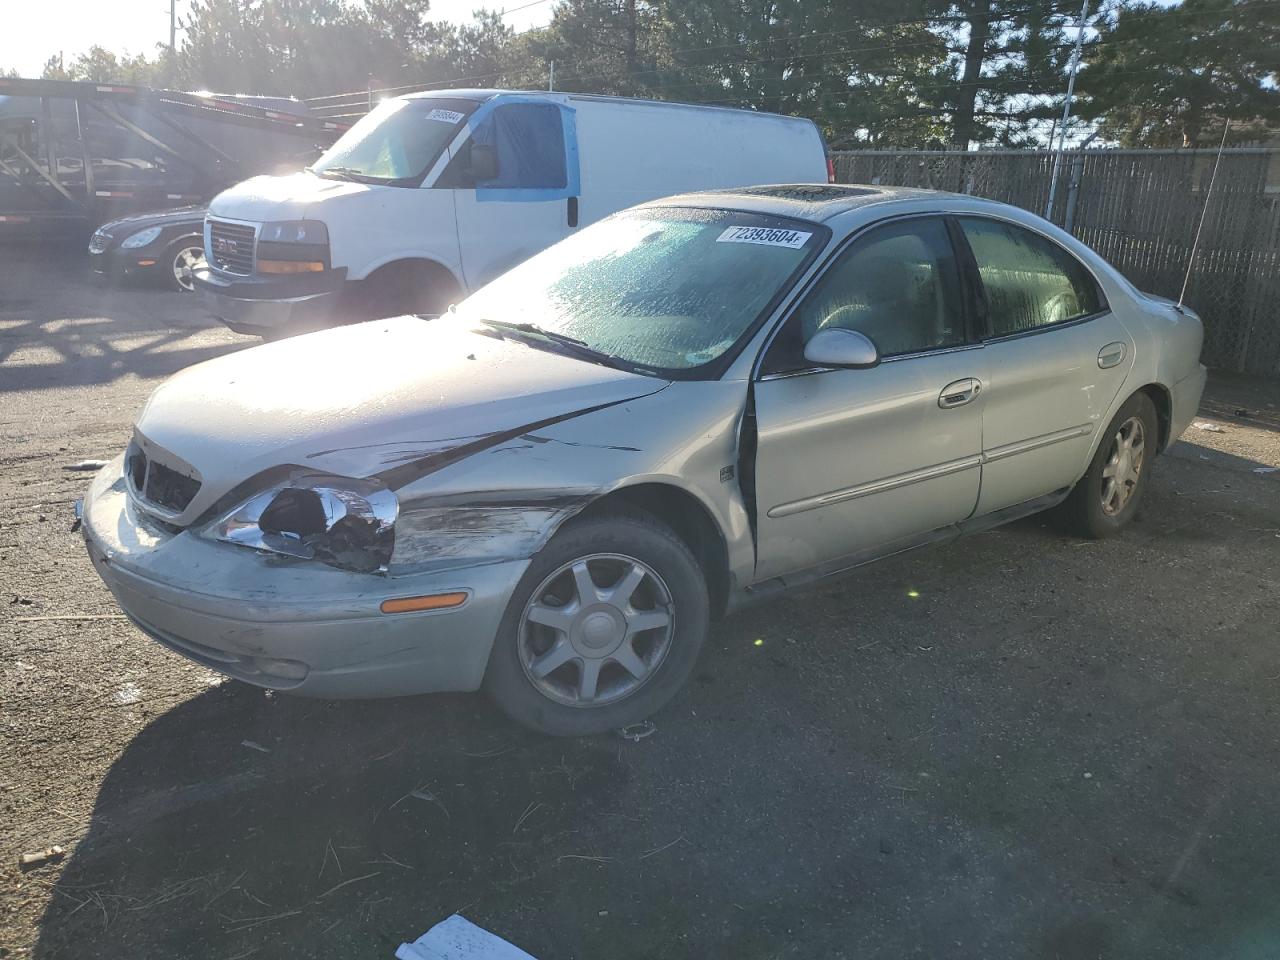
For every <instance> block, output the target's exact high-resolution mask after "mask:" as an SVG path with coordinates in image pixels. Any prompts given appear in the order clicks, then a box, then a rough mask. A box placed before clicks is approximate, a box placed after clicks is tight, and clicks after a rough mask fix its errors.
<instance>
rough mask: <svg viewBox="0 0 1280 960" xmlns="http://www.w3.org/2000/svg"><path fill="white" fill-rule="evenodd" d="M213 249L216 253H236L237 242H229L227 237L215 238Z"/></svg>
mask: <svg viewBox="0 0 1280 960" xmlns="http://www.w3.org/2000/svg"><path fill="white" fill-rule="evenodd" d="M213 249H214V252H216V253H235V252H236V249H237V247H236V241H234V240H228V239H227V238H226V237H214V238H213Z"/></svg>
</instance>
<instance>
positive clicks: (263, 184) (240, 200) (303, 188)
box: [209, 172, 387, 223]
mask: <svg viewBox="0 0 1280 960" xmlns="http://www.w3.org/2000/svg"><path fill="white" fill-rule="evenodd" d="M375 189H377V190H386V189H387V188H386V187H380V186H379V187H375V186H372V185H370V184H367V183H352V182H351V181H349V180H334V179H330V178H328V177H318V176H316V175H315V174H312V173H306V172H302V173H291V174H288V175H287V176H280V177H272V176H261V177H250V178H249V179H248V180H244V181H241V182H240V183H237V184H236V185H235V186H234V187H231V188H229V189H227V190H223V191H222V192H221V193H220V194H218V195H217V196H216V197H214V198H213V202H212V203H211V204H209V213H210V215H211V216H215V217H230V218H231V219H233V220H250V221H254V222H259V223H266V222H268V221H272V220H305V219H307V218H308V217H309V216H310V215H311V214H312V213H314V211H315V208H316V206H317V205H318V204H320V203H322V202H324V201H328V200H332V199H334V198H337V197H346V196H351V195H355V194H367V193H370V192H371V191H373V190H375Z"/></svg>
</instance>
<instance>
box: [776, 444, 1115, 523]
mask: <svg viewBox="0 0 1280 960" xmlns="http://www.w3.org/2000/svg"><path fill="white" fill-rule="evenodd" d="M1091 433H1093V424H1092V423H1082V424H1079V425H1077V426H1074V427H1068V428H1066V429H1065V430H1055V431H1054V432H1053V433H1045V434H1041V435H1040V436H1038V437H1029V438H1028V439H1026V440H1019V441H1017V442H1016V443H1007V444H1005V445H1004V446H1002V447H994V448H992V449H991V450H987V451H984V452H983V453H981V454H977V455H975V456H972V457H961V458H960V459H959V460H948V461H947V462H946V463H939V464H935V465H934V466H932V467H925V468H924V469H922V470H912V471H910V472H908V473H899V474H896V475H894V476H892V477H884V478H882V479H880V480H872V481H870V482H868V483H860V484H858V485H857V486H854V487H843V488H841V489H839V490H831V491H828V492H827V493H819V494H815V495H814V496H811V497H804V498H803V499H800V500H792V501H790V502H788V503H780V504H778V505H777V506H775V507H770V508H769V511H768V515H769V516H770V517H773V518H774V519H778V518H781V517H790V516H793V515H795V514H797V513H804V512H805V511H807V510H816V509H817V508H819V507H829V506H831V505H832V504H835V503H844V502H846V501H848V500H857V499H858V498H859V497H869V496H871V495H872V494H875V493H886V492H888V491H890V490H897V489H899V488H901V487H908V486H911V485H912V484H913V483H921V482H923V481H925V480H936V479H938V478H939V477H946V476H949V475H951V474H953V473H959V472H961V471H962V470H971V469H973V468H974V467H980V466H982V464H984V463H991V462H993V461H995V460H1004V459H1007V458H1008V457H1013V456H1017V455H1018V454H1020V453H1030V452H1031V451H1032V450H1039V449H1041V448H1042V447H1048V446H1052V445H1053V444H1055V443H1061V442H1063V441H1064V440H1074V439H1075V438H1077V437H1086V436H1089V435H1090V434H1091Z"/></svg>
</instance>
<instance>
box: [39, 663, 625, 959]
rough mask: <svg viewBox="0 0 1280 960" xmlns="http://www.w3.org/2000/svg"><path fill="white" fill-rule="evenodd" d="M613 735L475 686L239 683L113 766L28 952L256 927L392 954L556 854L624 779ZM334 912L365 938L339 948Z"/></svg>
mask: <svg viewBox="0 0 1280 960" xmlns="http://www.w3.org/2000/svg"><path fill="white" fill-rule="evenodd" d="M616 743H617V741H616V739H615V740H613V741H612V742H611V743H610V742H608V741H603V742H602V741H595V742H593V741H563V740H551V739H547V738H542V737H535V736H533V735H531V734H528V733H526V732H524V731H523V730H521V729H519V728H516V727H514V726H513V725H511V724H510V723H509V722H507V721H505V720H504V719H503V718H501V717H499V715H498V714H497V713H496V711H494V710H492V709H491V708H490V707H489V706H488V705H487V702H486V701H485V700H484V699H483V698H480V697H476V696H462V695H459V696H433V697H416V698H405V699H400V700H384V701H363V702H361V701H347V702H329V701H314V700H302V699H293V698H288V697H277V696H274V695H269V694H266V693H265V692H264V691H261V690H258V689H256V688H253V687H249V686H247V685H243V684H238V683H233V682H227V683H225V684H223V685H221V686H219V687H216V688H214V689H211V690H209V691H208V692H205V693H202V694H199V695H197V696H195V697H194V698H192V699H190V700H187V701H185V702H183V703H181V704H180V705H178V706H176V707H174V708H173V709H170V710H168V711H166V712H165V713H163V714H162V715H160V716H159V717H157V718H156V719H154V720H153V721H151V722H150V723H149V724H148V725H147V726H146V727H145V728H143V729H142V730H141V731H140V732H139V733H138V735H137V736H135V737H134V738H133V739H132V740H131V741H130V743H129V745H128V747H127V748H126V749H125V751H124V753H123V754H122V755H121V756H120V757H119V759H118V760H117V761H116V762H115V763H114V764H113V766H112V767H111V769H110V772H109V774H108V775H107V777H106V778H105V780H104V781H103V783H102V785H101V789H100V791H99V793H98V796H97V800H96V803H95V806H94V810H93V814H92V821H91V825H90V827H89V830H88V832H87V834H86V835H85V836H84V837H83V838H82V839H81V840H80V841H79V842H78V843H77V844H76V846H75V848H74V850H73V851H72V854H71V856H70V858H69V860H68V862H67V863H66V864H65V867H64V869H63V871H62V873H61V876H60V877H59V879H58V880H57V882H56V884H55V885H54V887H53V897H52V899H51V901H50V903H49V906H48V909H47V911H46V913H45V914H44V916H43V918H42V920H41V922H40V932H39V940H38V942H37V944H36V946H35V949H34V952H33V956H35V957H41V958H48V957H54V956H63V955H64V951H70V952H74V953H75V955H76V956H79V957H124V956H137V957H144V956H145V957H151V956H156V957H158V956H172V957H186V958H192V957H206V956H207V957H220V958H227V957H235V956H244V955H246V953H248V954H249V955H252V954H253V953H254V951H255V950H257V949H258V948H259V947H260V945H261V944H262V943H264V941H265V942H270V943H271V944H272V947H271V948H270V950H269V951H267V952H264V953H263V954H261V955H263V956H268V955H269V956H273V957H280V956H308V957H309V956H325V955H342V956H356V955H361V956H379V957H382V956H390V955H391V953H392V952H393V951H394V950H395V948H396V946H397V945H398V944H399V943H400V942H401V941H402V940H403V939H413V938H414V937H415V936H417V935H418V934H419V933H421V932H422V931H423V930H425V929H426V927H427V926H430V925H431V924H432V923H434V922H436V921H438V920H439V919H441V918H443V917H445V916H448V915H449V914H451V913H453V912H454V911H456V910H458V909H460V908H462V907H464V906H465V905H467V904H468V903H474V902H475V901H476V900H478V899H480V898H482V897H485V896H488V895H491V894H494V893H500V892H501V891H502V890H503V889H505V887H506V886H507V885H509V884H510V883H513V882H518V881H521V880H524V879H527V878H528V877H530V876H533V875H535V874H537V873H539V872H545V871H547V870H549V869H554V868H555V866H556V864H557V861H556V856H557V855H558V854H559V853H564V852H569V851H571V850H573V849H574V848H573V845H572V843H571V839H572V834H573V833H574V831H576V830H577V829H578V828H580V827H581V825H582V817H583V816H590V817H604V816H607V815H608V814H609V811H610V810H611V801H610V794H611V792H612V790H613V789H614V788H615V787H616V786H618V785H619V784H620V783H622V782H625V779H626V778H625V776H620V770H619V765H618V760H617V757H616V756H615V753H614V750H612V749H610V747H612V746H614V745H616ZM535 795H536V796H537V797H538V800H537V802H536V803H534V802H533V801H532V800H531V797H533V796H535ZM526 824H527V825H528V826H529V827H530V829H529V830H527V831H526V830H525V829H524V827H525V826H526ZM533 827H536V828H537V829H536V832H535V831H534V830H533V829H532V828H533ZM535 837H536V839H533V838H535ZM553 848H558V849H557V853H555V854H552V853H551V852H550V851H551V850H552V849H553ZM584 853H585V854H589V853H590V851H585V852H584ZM335 926H338V927H342V928H343V929H342V935H343V936H351V935H352V932H353V931H358V932H359V937H358V943H360V944H361V945H362V948H361V949H360V950H357V951H355V952H348V951H339V952H338V954H335V952H334V945H335V941H334V939H333V936H334V933H335V930H334V928H335ZM339 942H340V941H339Z"/></svg>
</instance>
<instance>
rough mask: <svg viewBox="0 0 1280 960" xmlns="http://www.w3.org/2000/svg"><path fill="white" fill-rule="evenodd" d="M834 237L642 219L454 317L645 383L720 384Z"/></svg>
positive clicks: (567, 251) (789, 224) (469, 303)
mask: <svg viewBox="0 0 1280 960" xmlns="http://www.w3.org/2000/svg"><path fill="white" fill-rule="evenodd" d="M828 235H829V231H828V230H827V229H826V228H825V227H823V226H820V225H819V224H815V223H808V222H806V221H801V220H789V219H784V218H781V217H772V216H762V215H760V214H752V213H744V212H741V211H733V210H701V209H687V208H673V207H661V208H652V209H646V210H633V211H629V212H626V213H622V214H618V215H616V216H614V217H610V218H609V219H607V220H604V221H601V222H600V223H597V224H595V225H594V226H591V227H588V228H587V229H585V230H583V231H582V232H581V233H577V234H575V235H573V236H571V237H570V238H569V239H567V240H563V241H561V242H560V243H558V244H556V245H555V246H553V247H550V248H549V249H547V250H545V251H543V252H542V253H540V254H538V255H537V256H535V257H533V258H532V259H530V260H526V261H525V262H524V263H523V264H521V265H520V266H518V267H516V268H515V269H513V270H511V271H509V272H508V273H506V274H504V275H502V276H501V277H499V278H498V279H497V280H494V281H493V282H492V283H490V284H489V285H488V286H485V287H482V288H481V289H480V290H478V291H476V292H475V293H474V294H472V295H471V296H470V297H468V298H467V299H466V300H464V301H463V302H462V303H461V304H459V305H458V307H457V309H456V313H457V314H458V315H459V316H460V317H461V318H462V319H463V320H464V321H471V322H480V323H488V324H490V325H492V326H494V327H496V328H498V329H499V330H504V329H505V330H512V329H516V330H517V331H518V330H519V328H523V329H524V331H526V332H527V333H529V334H530V335H531V339H530V342H533V336H536V335H541V336H542V337H543V338H544V339H546V340H548V341H550V342H561V343H563V342H565V341H567V340H571V341H573V343H574V345H575V346H577V347H579V348H581V349H583V350H589V351H591V352H593V353H595V354H597V355H599V356H600V357H602V358H608V359H609V360H613V361H618V362H620V363H621V365H625V366H629V367H631V368H638V369H640V370H641V371H642V372H645V371H649V372H654V373H661V374H664V375H671V376H675V377H679V378H682V379H694V378H698V377H699V376H700V374H701V373H703V370H704V368H708V369H706V370H705V375H716V374H717V372H718V371H717V370H714V369H710V368H716V367H718V366H720V364H719V363H718V361H723V362H724V363H727V362H729V360H730V359H731V358H732V355H733V353H734V352H735V348H738V347H740V345H741V344H742V343H743V342H745V340H746V338H747V337H748V336H749V335H750V334H751V333H752V332H753V331H754V330H755V329H756V327H757V325H758V323H759V322H760V321H761V320H762V319H763V316H764V314H765V313H766V312H767V310H768V309H770V307H771V306H772V304H773V303H774V302H775V301H776V299H777V298H778V297H780V296H781V295H782V294H784V293H785V292H786V290H787V289H789V288H790V286H791V284H792V283H793V282H794V280H795V278H796V277H797V276H799V274H800V272H801V271H802V270H803V269H804V268H805V267H806V266H807V265H808V263H809V261H810V260H812V258H813V257H814V256H815V255H816V253H817V251H818V250H819V249H821V247H822V245H823V243H824V242H825V241H826V238H827V236H828Z"/></svg>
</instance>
